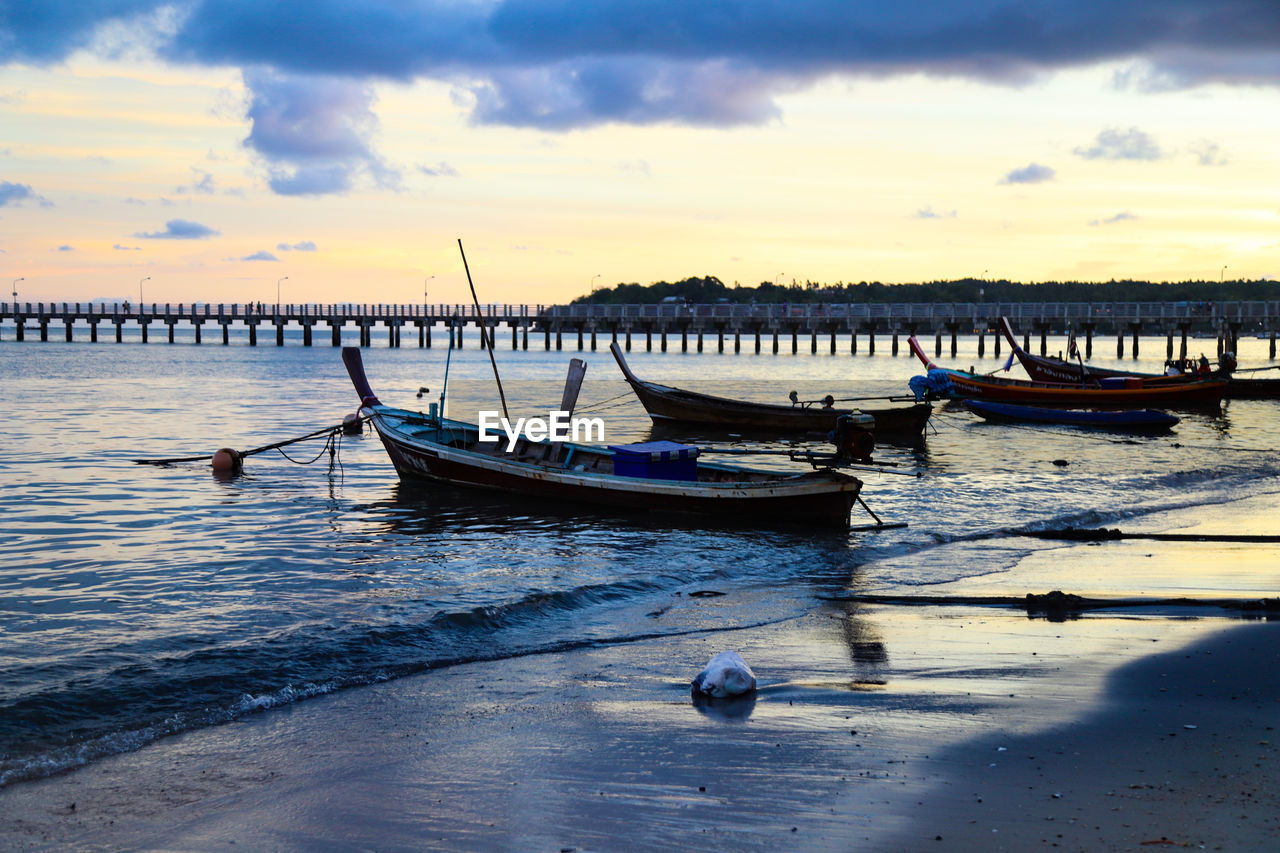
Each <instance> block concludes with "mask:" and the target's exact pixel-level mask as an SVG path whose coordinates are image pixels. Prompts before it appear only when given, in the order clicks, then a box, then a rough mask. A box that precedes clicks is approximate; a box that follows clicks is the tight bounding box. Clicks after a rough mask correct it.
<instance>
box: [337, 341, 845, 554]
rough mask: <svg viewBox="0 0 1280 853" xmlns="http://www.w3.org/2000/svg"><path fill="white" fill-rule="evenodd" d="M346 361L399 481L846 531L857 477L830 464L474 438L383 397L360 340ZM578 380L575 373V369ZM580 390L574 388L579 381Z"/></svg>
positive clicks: (655, 447)
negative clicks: (714, 459) (767, 466)
mask: <svg viewBox="0 0 1280 853" xmlns="http://www.w3.org/2000/svg"><path fill="white" fill-rule="evenodd" d="M342 360H343V363H344V364H345V365H346V368H347V373H348V375H349V376H350V378H351V382H352V385H353V386H354V387H355V389H356V393H357V394H358V395H359V397H360V411H361V413H362V414H365V415H367V416H368V417H369V420H370V422H371V423H372V424H373V427H374V429H375V430H376V431H377V433H378V436H379V438H380V439H381V440H382V443H383V446H384V447H385V448H386V451H387V455H388V456H389V457H390V458H391V462H392V464H393V465H394V466H395V468H396V471H397V472H398V473H399V474H400V477H401V478H402V479H406V480H420V481H428V482H437V483H448V484H452V485H456V486H465V487H469V488H475V489H482V490H488V491H490V492H492V493H495V494H500V495H523V496H532V497H535V498H540V499H548V500H552V501H556V502H572V503H574V504H576V505H580V506H586V507H590V506H596V507H602V508H612V509H622V510H639V511H645V512H662V513H679V514H689V515H701V516H713V517H716V518H718V519H720V520H721V521H724V522H729V523H743V522H752V523H756V524H760V523H766V524H787V525H790V524H796V525H807V526H816V527H826V528H839V529H848V527H849V514H850V512H851V510H852V509H853V505H854V503H855V502H860V497H859V492H860V491H861V489H862V481H861V480H859V479H858V478H857V477H854V476H852V475H850V474H845V473H842V472H840V471H836V470H833V469H832V468H831V467H816V468H815V469H814V470H808V471H801V472H799V473H794V474H790V473H779V472H775V471H760V470H754V469H750V468H741V467H738V466H734V465H723V464H719V463H707V462H703V461H701V460H699V459H698V449H697V448H696V447H692V446H689V445H680V444H677V443H675V442H646V443H643V444H634V445H621V446H614V447H599V446H593V445H587V444H578V443H574V442H569V441H564V442H555V441H550V440H544V441H537V440H531V439H529V438H528V437H526V436H520V437H518V438H516V439H515V440H514V441H511V440H510V439H507V438H505V437H504V438H501V439H498V440H496V441H485V442H482V441H481V440H480V428H479V427H478V426H476V425H474V424H468V423H464V422H461V421H455V420H451V419H448V418H445V417H443V416H441V415H440V414H438V412H437V410H436V406H435V405H434V404H433V405H432V406H431V408H430V411H429V412H428V413H425V414H424V413H422V412H412V411H407V410H404V409H396V408H392V407H390V406H386V405H383V404H382V403H381V402H380V401H379V400H378V398H377V396H376V395H375V394H374V393H373V390H372V388H371V387H370V385H369V381H368V379H367V378H366V376H365V373H364V366H363V361H362V359H361V356H360V350H359V348H357V347H344V348H343V350H342ZM579 379H580V377H579ZM575 396H576V389H575Z"/></svg>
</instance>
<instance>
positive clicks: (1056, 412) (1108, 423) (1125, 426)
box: [963, 399, 1181, 430]
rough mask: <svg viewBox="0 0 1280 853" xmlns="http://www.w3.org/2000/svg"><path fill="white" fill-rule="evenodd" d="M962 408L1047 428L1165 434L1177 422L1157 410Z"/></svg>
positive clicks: (979, 403) (976, 403) (980, 403)
mask: <svg viewBox="0 0 1280 853" xmlns="http://www.w3.org/2000/svg"><path fill="white" fill-rule="evenodd" d="M963 403H964V406H965V408H967V409H968V410H969V411H971V412H973V413H974V414H975V415H978V416H979V417H981V418H983V419H985V420H989V421H1001V422H1012V423H1034V424H1048V425H1054V426H1075V427H1090V428H1095V429H1120V430H1165V429H1169V428H1170V427H1173V426H1176V425H1177V424H1178V423H1179V422H1180V420H1181V419H1180V418H1178V416H1177V415H1171V414H1169V413H1168V412H1162V411H1160V410H1159V409H1059V408H1054V407H1052V406H1023V405H1018V404H1016V403H997V402H993V401H991V400H970V399H966V400H964V401H963Z"/></svg>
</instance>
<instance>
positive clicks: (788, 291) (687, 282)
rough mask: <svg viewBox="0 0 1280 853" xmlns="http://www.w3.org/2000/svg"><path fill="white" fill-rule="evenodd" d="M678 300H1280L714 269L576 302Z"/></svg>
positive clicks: (1176, 289)
mask: <svg viewBox="0 0 1280 853" xmlns="http://www.w3.org/2000/svg"><path fill="white" fill-rule="evenodd" d="M668 298H677V299H681V300H687V301H688V302H691V303H699V304H708V303H715V302H734V303H744V304H749V303H758V304H776V303H782V302H791V303H804V302H856V303H865V302H875V303H884V302H1180V301H1187V302H1232V301H1247V300H1280V282H1276V281H1269V280H1267V281H1226V282H1216V281H1181V282H1151V281H1131V280H1122V281H1115V280H1112V281H1105V282H1085V281H1045V282H1036V283H1034V284H1023V283H1022V282H1016V281H1004V280H1001V281H987V280H983V279H976V278H962V279H956V280H954V281H929V282H921V283H913V284H885V283H883V282H879V281H870V282H868V281H860V282H858V283H856V284H854V283H851V282H843V281H839V282H836V283H835V284H827V283H823V282H814V281H805V282H803V283H801V282H792V283H791V284H775V283H774V282H772V281H762V282H760V283H759V284H758V285H756V286H755V287H743V286H741V285H740V284H738V283H737V282H734V285H733V286H732V287H729V286H726V285H725V283H724V282H722V281H721V280H720V279H718V278H716V277H715V276H713V275H707V276H691V277H689V278H686V279H682V280H680V281H676V282H667V281H658V282H654V283H652V284H636V283H631V284H617V285H614V286H613V287H609V288H601V289H599V290H596V291H595V293H594V294H592V295H591V296H579V297H578V298H576V299H574V300H573V304H585V303H588V302H593V301H594V302H596V303H599V304H625V305H644V304H654V303H658V302H662V301H663V300H664V299H668Z"/></svg>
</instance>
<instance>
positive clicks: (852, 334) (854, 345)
mask: <svg viewBox="0 0 1280 853" xmlns="http://www.w3.org/2000/svg"><path fill="white" fill-rule="evenodd" d="M857 354H858V330H857V329H856V328H854V327H850V329H849V355H857Z"/></svg>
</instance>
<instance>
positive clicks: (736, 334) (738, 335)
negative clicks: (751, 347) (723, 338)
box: [733, 329, 742, 355]
mask: <svg viewBox="0 0 1280 853" xmlns="http://www.w3.org/2000/svg"><path fill="white" fill-rule="evenodd" d="M740 352H742V332H740V331H738V330H737V329H734V330H733V354H734V355H737V354H738V353H740Z"/></svg>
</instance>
